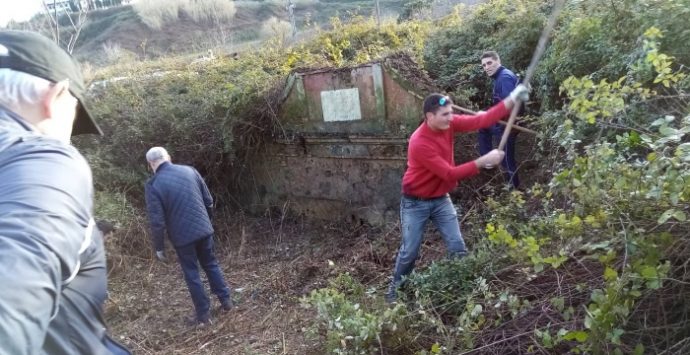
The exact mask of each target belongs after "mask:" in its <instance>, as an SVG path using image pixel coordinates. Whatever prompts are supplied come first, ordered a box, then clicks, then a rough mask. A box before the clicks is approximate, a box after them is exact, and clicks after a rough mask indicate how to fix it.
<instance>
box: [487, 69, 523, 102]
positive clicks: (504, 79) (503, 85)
mask: <svg viewBox="0 0 690 355" xmlns="http://www.w3.org/2000/svg"><path fill="white" fill-rule="evenodd" d="M491 77H492V78H493V79H494V91H493V96H492V100H491V104H492V105H495V104H497V103H499V102H501V101H502V100H503V99H505V98H506V97H508V95H510V93H511V92H512V91H513V89H515V87H516V86H517V85H518V83H519V81H518V78H517V76H516V75H515V73H513V72H512V71H510V69H508V68H506V67H504V66H502V65H501V66H500V67H498V70H496V72H495V73H494V75H493V76H491Z"/></svg>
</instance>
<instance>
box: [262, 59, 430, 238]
mask: <svg viewBox="0 0 690 355" xmlns="http://www.w3.org/2000/svg"><path fill="white" fill-rule="evenodd" d="M289 80H290V81H291V82H290V83H288V87H289V91H288V92H287V93H286V98H285V101H284V103H283V106H282V108H281V111H280V114H279V117H280V120H281V126H282V129H283V133H284V137H282V138H281V139H277V140H275V141H273V142H270V143H269V144H268V147H267V150H266V151H265V152H264V153H263V154H262V156H261V157H259V159H257V160H256V161H255V162H254V165H253V166H252V172H253V174H254V176H253V178H254V181H255V186H256V198H255V203H254V209H255V210H262V209H266V208H268V207H280V208H283V207H285V206H287V207H288V208H289V209H291V210H292V211H295V212H298V213H303V214H305V215H306V216H309V217H312V218H318V219H328V220H342V219H345V220H354V221H360V220H361V221H367V222H369V223H372V224H382V223H385V222H387V221H393V220H397V219H398V208H399V202H400V183H401V180H402V175H403V172H404V169H405V162H406V156H407V152H406V150H407V137H408V136H409V134H410V133H411V132H412V131H414V129H415V128H416V127H417V126H418V124H419V121H420V118H421V100H419V99H418V98H416V97H415V96H413V95H411V94H410V93H409V92H408V89H407V88H405V87H403V86H401V85H400V83H398V81H396V80H398V78H396V77H395V76H393V75H390V74H389V73H387V72H386V71H385V69H384V67H383V66H382V65H380V64H368V65H364V66H360V67H356V68H351V69H340V70H331V71H328V70H322V71H313V72H308V73H302V74H297V75H294V76H293V77H291V78H290V79H289ZM353 88H356V89H357V91H358V94H359V95H358V96H359V109H360V113H361V115H359V116H360V117H361V118H360V119H352V120H349V121H332V120H331V121H329V118H328V117H325V116H328V115H331V116H332V115H333V113H332V112H331V113H329V112H328V111H327V110H324V98H325V99H326V100H328V99H329V96H328V95H324V94H323V92H331V93H332V92H335V95H334V96H331V97H336V98H337V97H338V96H337V95H338V94H339V93H346V94H351V93H352V91H346V90H348V89H353ZM343 102H347V100H343ZM328 104H330V105H331V107H332V105H333V104H338V102H337V100H336V102H330V103H327V105H328ZM341 109H342V110H353V109H356V108H353V107H342V108H341ZM350 113H351V112H350ZM357 116H358V115H356V114H354V113H352V115H351V117H357Z"/></svg>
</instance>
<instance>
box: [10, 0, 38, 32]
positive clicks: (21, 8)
mask: <svg viewBox="0 0 690 355" xmlns="http://www.w3.org/2000/svg"><path fill="white" fill-rule="evenodd" d="M41 8H42V5H41V0H0V26H3V27H4V26H5V25H7V22H8V21H10V20H15V21H26V20H28V19H30V18H31V16H33V15H34V14H35V13H37V12H38V11H40V10H41Z"/></svg>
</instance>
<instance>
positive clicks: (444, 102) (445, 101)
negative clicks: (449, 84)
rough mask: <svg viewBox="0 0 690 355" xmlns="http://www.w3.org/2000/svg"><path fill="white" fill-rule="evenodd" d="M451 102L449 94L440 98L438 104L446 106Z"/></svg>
mask: <svg viewBox="0 0 690 355" xmlns="http://www.w3.org/2000/svg"><path fill="white" fill-rule="evenodd" d="M449 102H450V99H449V98H448V96H442V97H440V98H439V99H438V105H439V106H446V105H447V104H448V103H449Z"/></svg>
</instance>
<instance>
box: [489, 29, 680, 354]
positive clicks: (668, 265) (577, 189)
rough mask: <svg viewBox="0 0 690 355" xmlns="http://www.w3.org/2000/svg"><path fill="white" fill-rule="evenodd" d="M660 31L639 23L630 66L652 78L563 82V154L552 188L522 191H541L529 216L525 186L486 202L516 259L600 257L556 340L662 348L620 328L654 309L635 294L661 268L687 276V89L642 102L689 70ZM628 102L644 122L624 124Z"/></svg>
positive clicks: (645, 289) (649, 288)
mask: <svg viewBox="0 0 690 355" xmlns="http://www.w3.org/2000/svg"><path fill="white" fill-rule="evenodd" d="M658 37H659V32H658V30H657V29H655V28H651V29H649V30H647V31H646V32H645V41H646V43H647V45H646V46H645V48H646V51H647V53H648V54H649V55H647V56H645V57H644V60H643V63H638V64H639V65H638V66H637V67H636V68H638V69H645V68H647V69H650V70H652V71H653V72H654V75H652V77H653V78H654V79H653V80H652V81H651V82H646V83H644V85H643V84H642V83H639V82H635V81H634V80H632V79H628V80H626V78H625V77H623V78H621V79H620V80H619V81H617V82H614V83H608V82H607V81H605V80H601V81H600V82H598V83H595V82H594V81H593V80H592V77H591V76H586V77H584V78H574V77H571V78H568V79H567V80H566V81H565V82H564V83H563V86H562V90H563V91H564V92H565V93H566V95H567V97H568V99H567V101H566V102H567V105H566V106H565V109H564V114H566V115H567V119H566V120H565V122H564V124H563V125H562V126H561V128H560V131H559V134H558V135H556V136H555V137H554V138H555V140H556V142H557V144H559V145H560V146H562V147H563V151H564V155H562V156H561V162H560V164H559V165H558V167H559V169H558V171H557V172H556V173H555V175H554V178H553V180H552V181H551V183H550V186H549V189H548V191H546V192H544V191H542V190H541V188H538V187H536V188H533V189H532V190H531V192H530V193H529V194H528V195H527V197H528V198H529V199H537V201H539V200H540V199H541V201H543V202H542V203H541V205H540V207H541V210H538V211H530V213H529V214H530V215H531V218H529V219H524V218H521V217H520V216H519V214H516V213H515V212H514V211H520V210H522V209H524V207H525V205H526V203H525V199H523V198H522V194H517V195H516V196H517V198H515V196H514V197H513V198H512V199H511V198H505V199H503V200H502V201H501V202H499V203H494V204H492V207H493V211H494V213H495V215H494V223H493V224H489V225H488V227H487V232H488V233H489V239H490V240H491V241H492V242H494V243H495V244H496V245H497V246H500V247H501V248H502V249H501V250H505V251H507V254H508V255H510V256H511V257H512V258H513V259H514V260H516V261H519V262H521V263H525V262H527V263H531V264H532V265H533V266H534V269H535V271H536V272H541V271H542V270H543V268H544V265H545V264H549V265H550V266H551V267H552V268H554V269H558V268H559V267H561V265H562V264H563V263H564V262H565V261H566V260H567V258H578V260H585V259H593V260H596V261H598V262H599V263H600V264H601V267H602V270H603V275H602V276H601V277H602V281H603V284H601V286H600V287H597V288H596V289H593V290H591V302H590V303H589V305H588V307H587V312H586V314H585V315H584V319H583V322H582V324H581V325H577V324H576V325H575V327H574V328H575V329H570V330H567V329H565V328H564V329H562V331H560V332H559V333H560V334H561V336H562V339H561V340H568V339H569V340H574V339H577V342H578V343H577V344H576V347H577V350H578V351H585V352H590V351H600V352H607V353H608V352H621V351H624V350H623V349H629V350H632V349H633V348H635V349H636V350H635V352H637V353H639V352H640V351H641V350H640V349H644V348H645V347H646V348H648V349H649V348H654V347H657V349H660V348H663V347H664V345H662V344H659V343H655V342H654V341H653V340H652V341H651V342H649V343H647V344H644V346H643V345H641V344H636V343H634V341H636V339H634V338H630V341H631V342H632V343H627V344H626V343H625V339H626V338H625V334H626V332H627V329H629V328H628V327H631V326H633V325H632V324H630V323H629V322H630V320H631V319H632V318H633V317H635V316H637V315H638V314H642V315H640V316H639V318H640V319H646V320H648V319H651V318H654V317H655V316H656V315H655V314H654V312H655V311H651V310H650V308H644V307H639V306H637V305H636V304H637V303H638V302H639V301H640V300H641V299H642V298H643V297H644V296H645V295H652V294H654V293H655V292H658V290H660V289H661V288H663V287H665V284H666V283H667V281H665V280H668V279H667V275H669V274H670V273H676V274H675V275H674V276H673V277H672V279H673V278H675V279H681V280H682V279H687V278H688V277H689V276H690V275H687V272H686V271H685V269H684V268H683V267H676V268H674V267H673V264H672V261H671V255H672V253H673V250H672V246H673V245H679V244H680V245H685V244H687V243H688V242H690V241H688V240H687V236H688V235H690V223H688V219H687V214H688V212H690V185H689V184H687V181H689V179H690V143H688V140H687V137H688V134H690V114H689V112H688V110H687V107H688V102H687V101H686V99H685V97H686V96H685V95H679V96H675V98H674V99H673V100H675V101H674V102H673V104H670V105H668V107H669V108H672V110H669V111H667V112H669V113H668V114H665V115H662V117H660V118H659V116H658V115H657V112H658V111H659V109H661V108H660V107H655V106H652V105H647V104H645V103H649V102H650V101H655V100H656V99H657V98H658V97H659V94H658V93H657V92H656V90H654V89H657V88H660V87H661V88H665V87H666V86H668V89H675V90H678V88H674V85H675V84H680V83H681V82H682V80H683V78H684V77H685V73H683V72H681V71H673V70H670V69H669V68H671V67H672V63H669V62H668V61H669V60H670V59H669V58H670V57H668V56H666V55H664V54H662V53H660V52H658V50H657V48H658V43H657V42H656V41H655V39H658ZM650 66H651V67H650ZM667 69H669V70H667ZM633 76H635V75H633ZM643 77H644V75H643ZM655 82H656V83H655ZM650 86H651V87H650ZM630 103H634V104H635V105H633V107H634V109H633V110H632V111H635V112H636V113H635V117H644V119H645V120H647V122H649V124H644V125H641V126H635V127H630V126H628V124H629V123H631V121H629V120H628V119H627V117H626V116H627V115H626V113H627V112H629V111H630V110H631V108H630ZM668 103H670V102H668ZM679 108H682V109H679ZM670 112H675V114H673V115H672V114H670ZM612 123H615V125H612ZM587 127H596V130H597V131H599V134H598V136H595V137H592V136H591V134H590V135H589V136H587V134H588V132H591V131H590V130H587ZM597 137H598V138H597ZM650 297H651V296H650ZM672 302H678V301H672ZM639 326H642V325H634V327H639ZM665 326H667V327H669V328H672V327H673V325H665ZM682 326H684V327H686V328H687V327H688V325H687V324H684V325H682ZM662 327H664V326H662ZM578 328H579V329H578ZM540 332H541V330H540ZM540 334H541V335H542V336H546V335H545V333H540ZM550 339H551V338H550ZM676 340H677V339H676ZM549 341H553V339H551V340H549ZM664 341H666V342H667V343H665V344H668V342H671V343H672V342H673V341H674V340H673V338H672V339H666V340H664Z"/></svg>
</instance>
